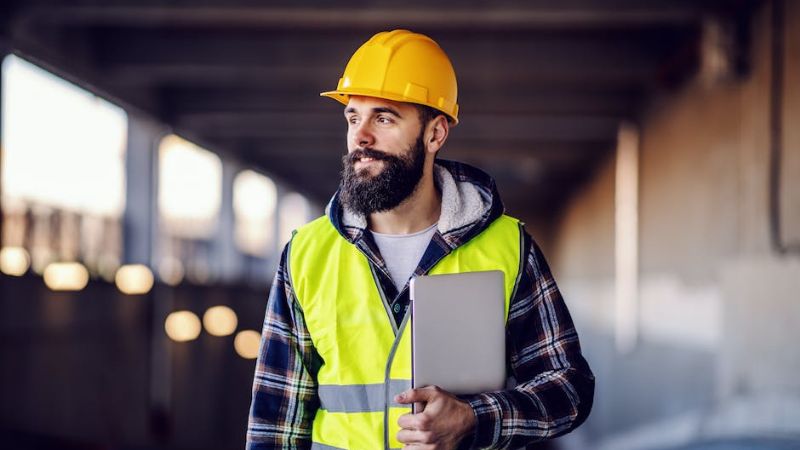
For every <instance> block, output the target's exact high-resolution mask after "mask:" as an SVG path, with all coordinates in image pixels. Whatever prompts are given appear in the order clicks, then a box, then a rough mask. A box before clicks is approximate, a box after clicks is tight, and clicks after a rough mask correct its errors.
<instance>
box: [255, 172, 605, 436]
mask: <svg viewBox="0 0 800 450" xmlns="http://www.w3.org/2000/svg"><path fill="white" fill-rule="evenodd" d="M437 164H440V165H443V166H445V167H446V168H447V169H448V170H449V171H450V173H451V174H452V175H453V177H454V178H455V179H456V180H457V181H458V182H469V183H474V184H476V185H478V186H480V187H481V189H482V190H483V191H484V192H485V193H486V194H488V195H491V196H492V197H493V200H492V204H491V207H490V208H488V209H487V211H486V212H485V213H484V214H483V216H482V217H481V219H480V220H479V221H478V222H477V223H475V224H472V226H470V227H463V228H460V229H457V230H453V231H452V232H448V233H447V234H445V235H443V234H441V233H440V232H439V231H438V230H437V231H436V233H435V234H434V236H433V238H432V239H431V243H430V245H429V246H428V248H427V249H426V251H425V254H424V255H423V257H422V259H421V261H420V263H419V266H418V267H417V269H416V270H415V272H414V273H415V274H416V275H422V274H425V273H427V271H428V270H429V269H431V268H432V267H433V266H434V265H435V264H436V263H437V262H438V261H439V260H440V259H441V258H443V257H444V256H446V255H447V254H448V253H449V252H451V251H452V250H453V249H455V248H457V247H458V246H460V245H462V244H463V243H465V242H467V241H468V240H469V239H470V238H472V237H473V236H475V235H477V234H478V233H480V232H481V231H482V230H484V229H485V228H486V227H487V226H488V224H489V223H491V222H492V221H493V220H494V219H496V218H497V217H498V216H499V215H500V214H502V212H503V206H502V202H500V199H499V195H498V194H497V191H496V188H495V186H494V181H493V180H491V178H490V177H489V176H488V175H486V174H485V173H483V172H481V171H479V170H478V169H475V168H472V167H470V166H467V165H464V164H459V163H453V162H449V161H437ZM341 216H342V214H341V206H340V205H339V203H338V196H334V198H333V199H332V200H331V203H330V205H329V208H328V217H329V218H330V220H331V221H332V223H333V224H334V226H335V227H336V228H337V229H338V230H340V233H342V235H343V236H345V237H346V238H347V239H348V240H350V241H351V242H352V243H353V244H354V245H356V246H357V247H358V248H359V249H360V250H361V251H362V252H363V253H364V254H365V255H366V256H367V259H368V260H369V262H370V264H371V265H372V266H373V267H374V268H375V269H376V270H375V272H376V273H377V274H378V280H379V282H380V283H381V286H382V288H383V290H384V292H385V293H386V296H387V298H388V299H393V301H392V303H391V307H392V311H393V313H394V314H395V320H396V321H397V323H399V322H400V321H401V319H402V317H403V315H404V314H405V312H406V309H407V308H408V305H409V296H408V286H407V285H406V287H404V288H403V290H402V291H400V292H398V290H397V288H396V287H395V285H394V283H393V282H392V280H391V277H390V276H389V272H388V269H387V268H386V264H385V262H384V260H383V258H382V257H381V255H380V253H379V251H378V248H377V246H376V245H375V242H374V240H373V239H372V235H371V234H370V233H369V232H368V231H367V230H366V229H364V228H360V227H354V226H348V225H345V224H343V223H342V219H341ZM523 248H524V252H525V253H524V254H525V255H526V256H525V265H524V267H523V270H522V274H521V276H520V279H519V281H518V284H517V288H516V294H515V296H514V298H512V299H511V304H510V308H509V313H508V321H507V324H506V342H507V344H506V348H507V355H506V360H507V363H508V368H509V373H510V374H511V375H512V376H513V377H514V379H515V381H516V383H517V384H516V386H515V387H514V388H513V389H508V390H504V391H498V392H489V393H482V394H477V395H472V396H461V398H462V399H464V400H466V401H468V402H469V403H470V405H471V406H472V408H473V411H474V412H475V416H476V419H477V421H476V424H477V425H476V427H475V429H474V430H473V432H472V435H471V436H468V437H467V438H465V439H464V440H463V441H462V445H461V448H498V449H506V448H520V447H524V446H526V445H528V444H530V443H532V442H536V441H541V440H544V439H549V438H553V437H556V436H560V435H562V434H565V433H568V432H569V431H571V430H573V429H574V428H575V427H577V426H578V425H580V424H581V423H583V421H584V420H585V419H586V417H587V416H588V414H589V411H590V410H591V406H592V398H593V394H594V376H593V375H592V372H591V370H590V369H589V366H588V364H587V362H586V361H585V359H584V358H583V356H582V354H581V350H580V343H579V341H578V334H577V332H576V331H575V327H574V325H573V323H572V319H571V317H570V315H569V312H568V310H567V307H566V305H565V304H564V300H563V299H562V297H561V294H560V292H559V290H558V287H557V286H556V283H555V280H554V279H553V276H552V274H551V273H550V269H549V267H548V265H547V263H546V261H545V259H544V257H543V255H542V253H541V251H540V249H539V247H538V246H537V245H536V243H535V242H534V241H533V239H532V238H531V236H530V235H528V233H527V232H526V233H524V242H523ZM289 249H290V246H289V245H287V247H286V248H285V249H284V251H283V254H282V255H281V260H280V265H279V268H278V271H277V273H276V275H275V279H274V282H273V284H272V288H271V291H270V295H269V300H268V303H267V312H266V317H265V320H264V329H263V335H262V342H261V350H260V354H259V357H258V361H257V364H256V372H255V377H254V382H253V399H252V404H251V408H250V417H249V424H248V430H247V449H248V450H256V449H306V448H310V446H311V428H312V423H313V420H314V415H315V412H316V410H317V408H318V407H319V398H318V397H317V391H316V388H317V384H316V381H315V380H316V374H317V372H318V370H319V368H320V366H321V365H322V363H323V362H322V360H321V358H320V357H319V355H318V354H317V352H316V350H315V348H314V345H313V343H312V340H311V336H310V335H309V332H308V329H307V328H306V325H305V322H304V320H303V311H302V310H301V309H300V307H299V305H298V302H297V299H296V297H295V294H294V290H293V288H292V286H291V280H290V278H289V276H288V271H287V259H288V251H289Z"/></svg>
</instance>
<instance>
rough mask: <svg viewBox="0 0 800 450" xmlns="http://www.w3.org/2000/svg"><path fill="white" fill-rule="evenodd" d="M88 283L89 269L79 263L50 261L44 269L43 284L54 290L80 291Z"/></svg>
mask: <svg viewBox="0 0 800 450" xmlns="http://www.w3.org/2000/svg"><path fill="white" fill-rule="evenodd" d="M88 283H89V271H88V270H86V267H84V266H83V264H81V263H77V262H58V263H50V264H48V265H47V267H45V269H44V284H46V285H47V287H48V288H50V289H51V290H54V291H80V290H81V289H83V288H85V287H86V285H87V284H88Z"/></svg>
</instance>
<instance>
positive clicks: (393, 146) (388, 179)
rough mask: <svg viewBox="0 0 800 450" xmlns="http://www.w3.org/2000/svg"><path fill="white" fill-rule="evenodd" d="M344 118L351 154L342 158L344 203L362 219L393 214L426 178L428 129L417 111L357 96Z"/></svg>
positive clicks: (410, 107) (342, 195)
mask: <svg viewBox="0 0 800 450" xmlns="http://www.w3.org/2000/svg"><path fill="white" fill-rule="evenodd" d="M344 116H345V119H346V120H347V155H345V156H344V157H343V158H342V164H343V170H342V180H341V183H340V187H339V189H340V193H341V197H340V198H341V200H342V202H343V203H344V205H345V206H346V207H347V208H348V209H351V210H353V211H356V212H359V213H362V214H370V213H373V212H381V211H388V210H390V209H393V208H394V207H396V206H397V205H399V204H400V203H402V202H403V200H405V199H406V198H408V197H409V196H410V195H411V194H412V193H413V192H414V189H415V188H416V187H417V185H418V184H419V181H420V179H421V178H422V173H423V168H424V165H425V145H424V141H423V131H424V130H423V128H422V125H421V123H420V119H419V112H418V110H417V108H416V107H414V106H413V105H410V104H407V103H400V102H393V101H390V100H383V99H377V98H372V97H351V98H350V102H349V103H348V104H347V107H346V108H345V111H344Z"/></svg>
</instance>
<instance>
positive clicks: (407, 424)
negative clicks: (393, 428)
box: [397, 413, 431, 431]
mask: <svg viewBox="0 0 800 450" xmlns="http://www.w3.org/2000/svg"><path fill="white" fill-rule="evenodd" d="M397 424H398V425H400V428H403V429H406V430H420V431H429V430H430V428H431V416H429V415H427V414H424V413H423V414H403V415H402V416H400V417H399V418H398V419H397Z"/></svg>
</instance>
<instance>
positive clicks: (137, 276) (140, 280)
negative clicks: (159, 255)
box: [114, 264, 153, 295]
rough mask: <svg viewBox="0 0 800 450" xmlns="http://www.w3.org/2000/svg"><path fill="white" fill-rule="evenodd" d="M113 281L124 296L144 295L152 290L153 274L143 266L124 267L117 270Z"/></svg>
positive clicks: (131, 265)
mask: <svg viewBox="0 0 800 450" xmlns="http://www.w3.org/2000/svg"><path fill="white" fill-rule="evenodd" d="M114 281H115V282H116V284H117V288H118V289H119V290H120V291H122V293H124V294H128V295H140V294H146V293H148V292H150V289H152V288H153V272H151V271H150V268H148V267H147V266H145V265H143V264H129V265H124V266H122V267H120V268H119V270H117V275H116V277H114Z"/></svg>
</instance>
